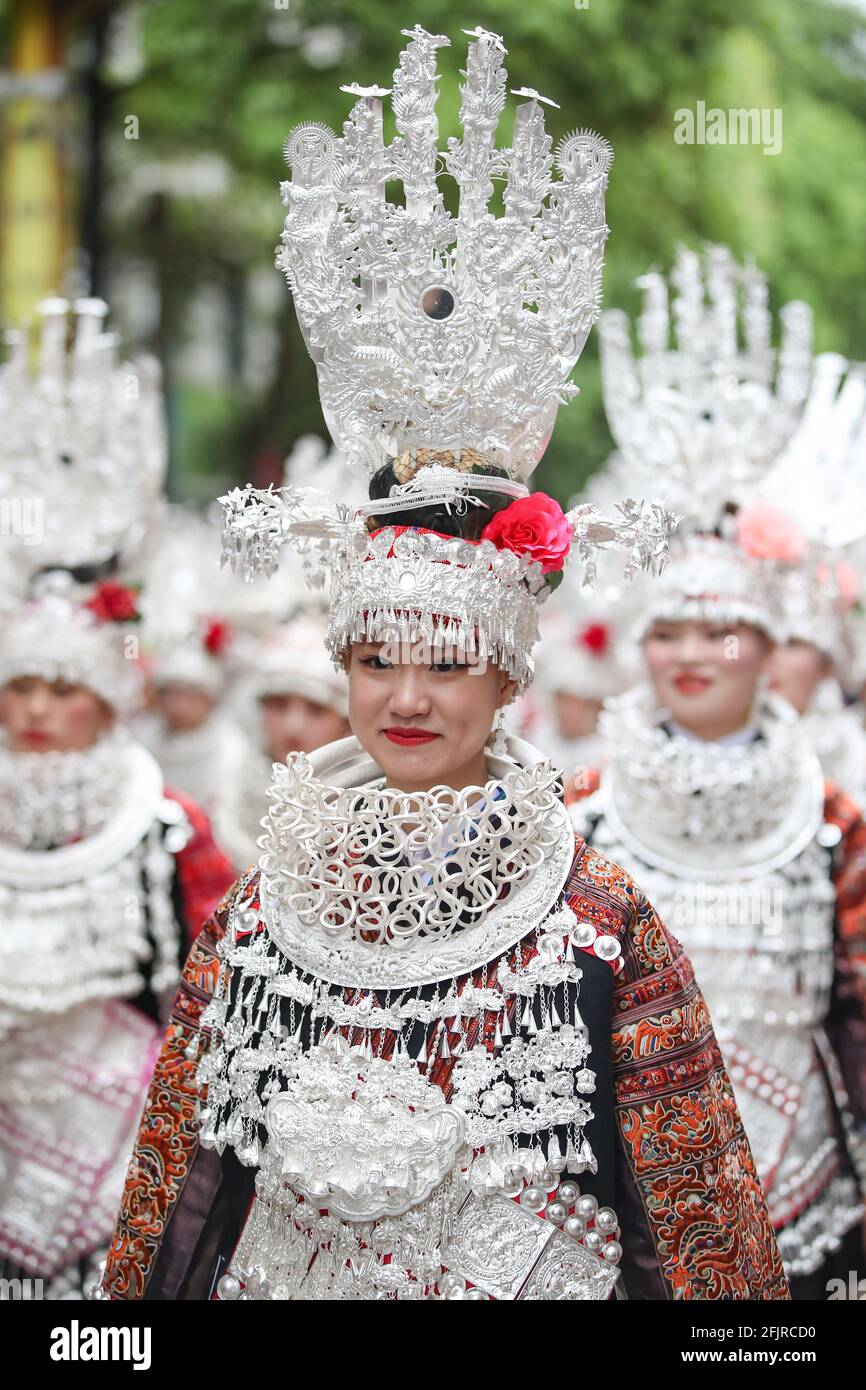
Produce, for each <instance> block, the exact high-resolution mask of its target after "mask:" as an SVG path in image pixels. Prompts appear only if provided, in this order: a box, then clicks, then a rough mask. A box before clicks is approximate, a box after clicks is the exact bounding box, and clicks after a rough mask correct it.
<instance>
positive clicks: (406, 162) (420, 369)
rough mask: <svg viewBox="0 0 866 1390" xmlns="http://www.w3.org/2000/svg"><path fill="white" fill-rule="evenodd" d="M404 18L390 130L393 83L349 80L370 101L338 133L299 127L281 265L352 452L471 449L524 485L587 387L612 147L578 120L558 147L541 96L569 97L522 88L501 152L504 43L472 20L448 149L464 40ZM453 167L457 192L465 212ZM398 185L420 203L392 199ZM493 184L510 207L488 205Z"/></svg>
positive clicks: (344, 446) (331, 422) (358, 456)
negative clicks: (450, 63) (387, 104)
mask: <svg viewBox="0 0 866 1390" xmlns="http://www.w3.org/2000/svg"><path fill="white" fill-rule="evenodd" d="M402 32H403V33H404V34H405V35H407V37H408V38H409V44H408V45H407V47H406V48H405V49H404V51H403V53H402V54H401V56H400V62H399V66H398V68H397V70H396V71H395V73H394V85H393V88H392V89H391V106H392V110H393V115H394V122H395V125H396V128H397V134H396V136H395V138H394V140H393V141H392V142H391V143H390V144H389V145H386V144H385V143H384V139H383V131H382V102H381V98H382V97H383V96H385V95H387V89H383V88H379V87H367V88H361V87H358V86H356V85H353V86H351V87H345V88H343V90H344V91H347V92H350V93H352V94H353V95H356V96H357V97H358V98H359V99H358V101H357V102H356V104H355V106H354V107H353V108H352V111H351V113H350V115H349V118H348V120H347V121H346V123H345V125H344V126H343V135H342V137H341V138H338V137H337V136H336V135H335V134H334V132H333V131H332V130H330V129H329V128H328V127H327V126H325V125H320V124H309V123H307V124H303V125H300V126H297V127H296V128H295V130H294V131H293V132H292V133H291V134H290V135H289V137H288V139H287V141H286V146H285V152H286V158H287V160H288V163H289V164H290V166H291V170H292V179H291V182H289V183H285V184H284V185H283V187H282V193H283V199H284V202H285V204H286V206H287V208H288V215H287V217H286V220H285V227H284V230H283V236H282V247H281V248H280V250H279V252H278V257H277V263H278V265H279V266H280V267H281V268H282V269H283V270H284V271H285V274H286V278H287V279H288V282H289V285H290V287H291V290H292V293H293V295H294V299H295V308H296V310H297V315H298V321H299V323H300V325H301V329H302V332H303V334H304V338H305V341H306V343H307V347H308V349H309V352H310V356H311V357H312V359H313V361H314V362H315V364H316V369H317V371H318V375H319V393H320V396H321V402H322V410H323V412H324V416H325V420H326V422H327V425H328V428H329V430H330V432H331V435H332V436H333V439H334V442H335V443H336V445H337V447H338V448H339V449H341V450H342V451H343V453H344V454H345V455H346V457H347V458H348V459H349V460H350V461H351V462H353V463H356V464H359V465H361V466H363V468H364V469H365V470H366V471H367V472H369V473H374V472H375V471H376V470H377V469H378V468H380V467H381V466H382V465H383V464H385V463H387V462H388V461H389V460H390V459H393V458H395V457H396V456H397V455H399V454H401V453H402V452H404V451H405V450H407V449H412V448H415V447H417V446H423V447H430V448H435V449H457V450H459V449H461V448H463V449H474V450H476V451H478V452H479V453H481V454H483V455H484V456H485V457H486V458H487V459H488V460H489V461H490V462H491V463H495V464H496V465H498V466H500V467H504V468H505V469H506V470H507V472H508V474H509V476H510V477H511V478H513V479H517V480H520V481H522V480H524V479H525V478H526V477H527V476H528V475H529V474H530V473H531V472H532V470H533V469H534V467H535V465H536V464H537V463H538V460H539V459H540V458H541V455H542V454H543V452H544V449H545V446H546V444H547V441H548V439H549V437H550V433H551V430H552V428H553V423H554V419H555V416H556V411H557V408H558V406H559V405H560V403H562V402H564V401H567V400H569V399H570V398H571V397H572V396H574V395H575V394H576V392H577V388H576V387H575V386H574V385H572V384H571V383H570V382H569V380H568V378H569V375H570V373H571V370H572V368H573V367H574V364H575V362H576V361H577V359H578V357H579V356H580V353H581V351H582V349H583V346H584V344H585V342H586V339H587V335H588V333H589V330H590V328H591V326H592V324H593V323H594V322H595V320H596V318H597V316H598V313H599V308H600V296H601V271H602V263H603V257H604V244H605V240H606V237H607V234H608V229H607V227H606V226H605V221H604V194H605V188H606V186H607V174H608V170H609V168H610V164H611V161H612V158H613V154H612V151H611V149H610V146H609V145H608V144H607V142H606V141H605V140H603V139H601V137H600V136H598V135H595V134H593V133H591V132H589V131H582V130H579V131H575V132H573V133H572V134H571V135H567V136H566V137H565V138H564V139H563V140H561V141H560V143H559V145H558V146H557V148H556V151H555V153H554V152H552V150H551V139H550V136H549V135H547V133H546V132H545V129H544V113H543V110H542V104H543V103H547V104H548V105H555V103H554V102H549V101H547V98H545V97H542V96H540V95H539V94H538V93H537V92H534V91H532V90H530V89H524V88H521V89H519V90H518V91H516V92H515V93H514V95H516V96H525V97H526V98H527V100H526V101H524V102H522V103H521V104H520V105H519V106H518V108H517V114H516V117H515V125H514V136H513V142H512V145H511V147H510V148H499V147H497V145H496V129H497V125H498V123H499V118H500V115H501V113H502V109H503V107H504V105H505V85H506V72H505V68H504V66H503V61H502V60H503V57H504V55H505V52H506V50H505V47H504V45H503V43H502V40H501V39H500V38H499V37H498V35H496V34H491V33H488V32H487V31H486V30H484V29H481V28H478V29H476V30H474V31H472V32H471V33H470V31H468V30H467V31H465V32H467V33H470V37H471V39H472V42H471V43H470V45H469V55H468V59H467V64H466V71H465V73H464V74H463V76H464V82H463V83H462V85H461V88H460V91H461V96H462V103H461V107H460V117H461V120H462V123H463V138H462V139H457V138H455V137H452V138H450V139H449V140H448V145H447V149H446V150H444V151H440V149H439V145H438V125H437V121H436V98H437V88H436V84H437V81H438V76H437V72H436V60H437V50H438V49H440V48H442V47H444V46H446V45H448V43H449V40H448V39H447V38H445V37H444V36H443V35H441V34H428V33H427V32H426V31H425V30H424V29H422V28H421V27H420V25H416V26H415V28H414V29H404V30H403V31H402ZM554 169H555V170H556V172H555V173H554ZM443 172H444V173H447V174H449V175H450V176H451V177H452V178H453V179H454V181H455V182H456V184H457V187H458V190H459V209H458V212H457V214H456V216H455V215H452V214H451V213H450V212H448V210H447V209H446V207H445V203H444V198H443V192H442V189H441V188H440V186H439V177H440V175H441V174H442V173H443ZM390 180H400V181H401V182H402V185H403V189H404V192H405V206H402V205H400V204H398V203H392V202H389V201H388V200H387V198H386V185H387V183H388V181H390ZM495 180H504V189H503V203H504V209H505V211H504V215H503V216H501V217H497V216H496V215H495V214H494V213H493V212H491V210H490V208H489V203H490V199H491V196H492V195H493V191H494V181H495Z"/></svg>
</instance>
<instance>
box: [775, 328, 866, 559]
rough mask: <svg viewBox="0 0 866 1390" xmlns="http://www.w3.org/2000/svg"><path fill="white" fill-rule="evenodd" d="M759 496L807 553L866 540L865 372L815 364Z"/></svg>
mask: <svg viewBox="0 0 866 1390" xmlns="http://www.w3.org/2000/svg"><path fill="white" fill-rule="evenodd" d="M761 492H762V494H763V496H764V497H765V498H766V499H767V501H769V502H772V503H774V504H775V505H776V506H779V507H781V508H782V509H783V510H784V511H785V512H787V513H788V515H789V516H790V517H791V518H792V519H793V520H794V521H796V523H797V525H798V526H799V527H800V529H801V530H802V532H803V534H804V536H806V537H807V539H808V540H809V541H810V542H811V543H812V544H813V545H815V546H818V547H824V546H828V547H836V546H844V545H850V544H852V543H853V542H855V541H862V540H863V538H864V537H866V365H864V364H863V363H862V362H855V363H849V362H848V361H846V359H845V358H844V357H840V356H839V354H838V353H836V352H825V353H822V354H821V355H820V356H819V357H816V358H815V372H814V376H813V378H812V386H811V390H810V392H809V399H808V402H807V404H806V409H805V411H804V413H803V419H802V421H801V423H800V425H799V427H798V429H797V431H796V433H795V434H794V436H793V437H792V439H791V440H790V442H789V444H788V446H787V448H786V449H785V451H784V453H783V454H782V456H781V457H780V458H779V459H778V461H777V463H776V464H775V466H774V467H773V469H772V471H771V472H770V473H769V475H768V476H767V478H766V479H765V481H764V483H763V485H762V488H761Z"/></svg>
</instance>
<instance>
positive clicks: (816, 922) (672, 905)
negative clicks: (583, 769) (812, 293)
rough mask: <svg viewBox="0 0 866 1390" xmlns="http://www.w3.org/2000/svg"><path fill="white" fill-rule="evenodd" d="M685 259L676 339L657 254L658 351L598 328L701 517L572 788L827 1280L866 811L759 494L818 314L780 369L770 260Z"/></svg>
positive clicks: (857, 1237)
mask: <svg viewBox="0 0 866 1390" xmlns="http://www.w3.org/2000/svg"><path fill="white" fill-rule="evenodd" d="M672 280H673V282H674V284H675V286H676V291H677V293H676V296H675V298H674V302H673V306H672V307H673V312H674V316H675V319H676V323H677V326H678V347H677V349H669V348H668V341H667V294H666V287H665V285H664V281H663V280H662V278H661V276H658V275H651V276H648V277H646V278H645V281H644V288H645V292H646V304H645V309H644V314H643V315H642V317H641V319H640V322H639V331H640V336H641V340H642V344H643V348H644V360H643V361H642V362H641V364H640V369H639V372H638V370H637V369H636V368H635V365H634V363H633V362H632V360H631V354H630V349H629V346H628V337H627V333H626V326H625V324H624V322H623V318H622V316H621V315H614V316H612V317H611V318H610V319H609V320H608V322H607V324H606V325H605V327H604V330H603V344H604V347H603V362H604V370H605V376H606V387H605V389H606V399H607V401H608V413H609V415H610V418H611V422H612V424H613V428H614V432H615V435H616V437H617V443H618V445H619V446H620V449H621V459H620V463H619V465H618V466H620V467H623V466H625V467H633V468H634V472H635V481H637V483H638V485H639V486H643V487H649V488H653V487H658V488H663V489H665V495H666V497H669V498H671V499H672V501H673V505H674V506H676V508H677V510H680V508H681V509H682V511H683V513H685V514H686V516H687V522H686V524H685V525H681V526H680V529H679V531H678V534H677V536H676V538H675V542H674V545H673V547H672V559H671V564H670V566H669V568H668V571H667V573H666V574H665V576H664V578H663V579H662V580H660V581H659V582H658V584H657V585H655V586H649V585H648V586H646V594H645V601H644V603H643V606H642V613H641V617H640V621H639V626H638V628H637V630H636V632H635V637H636V639H637V641H638V642H639V644H640V650H641V653H642V658H643V665H644V673H645V678H646V679H645V684H643V685H640V686H638V687H637V688H636V689H635V690H633V691H631V692H629V693H628V694H627V695H624V696H622V697H621V698H620V699H618V700H614V701H611V702H609V706H608V708H607V710H606V711H605V713H604V714H603V715H602V718H601V721H600V727H601V729H602V732H603V734H604V736H605V738H606V740H607V745H608V750H609V755H610V756H609V762H608V765H607V767H606V769H605V771H604V773H603V775H602V779H601V786H600V788H599V790H598V791H595V792H594V793H593V794H592V795H590V796H589V797H585V796H584V793H583V789H582V788H579V789H576V791H575V793H574V796H575V804H574V806H573V818H574V822H575V826H576V828H577V830H578V832H579V833H580V834H582V835H584V836H585V837H586V838H587V839H588V840H589V842H590V843H591V844H592V845H593V846H595V847H596V848H598V849H599V850H600V851H602V852H603V853H605V854H610V855H611V856H613V857H615V858H616V859H617V861H618V862H620V863H622V864H623V865H624V866H625V867H626V868H627V869H628V870H629V872H631V873H633V874H634V875H635V877H636V878H637V879H638V881H639V882H640V884H641V886H642V887H643V888H644V889H645V891H646V892H647V893H648V894H649V895H650V897H651V898H652V900H653V902H654V903H655V904H656V906H657V908H658V910H659V911H660V912H661V914H662V915H663V917H664V919H665V921H666V923H667V925H668V926H669V927H670V929H671V931H672V932H673V933H674V934H675V935H676V937H677V938H678V940H680V941H681V942H682V943H683V945H684V947H685V948H686V950H687V951H688V953H689V956H690V958H691V960H692V962H693V964H694V968H695V971H696V974H697V978H698V981H699V984H700V986H701V988H702V990H703V991H704V993H705V995H706V998H707V1000H708V1002H709V1005H710V1008H711V1011H712V1015H713V1020H714V1022H715V1026H716V1030H717V1033H718V1037H719V1042H720V1043H721V1047H722V1051H723V1054H724V1056H725V1059H726V1062H727V1065H728V1068H729V1071H730V1075H731V1078H732V1080H733V1082H734V1085H735V1089H736V1092H737V1098H738V1102H739V1106H740V1110H741V1113H742V1116H743V1120H744V1123H745V1127H746V1133H747V1135H748V1136H749V1139H750V1142H751V1145H752V1148H753V1151H754V1154H755V1158H756V1160H757V1163H758V1169H759V1172H760V1174H761V1177H762V1180H763V1183H764V1189H765V1191H766V1194H767V1200H768V1205H769V1209H770V1215H771V1217H772V1220H773V1226H774V1229H775V1232H776V1237H777V1240H778V1244H779V1249H780V1251H781V1254H782V1258H783V1261H784V1265H785V1270H786V1273H787V1275H788V1278H789V1281H790V1285H791V1291H792V1294H793V1295H794V1296H795V1297H824V1296H825V1295H826V1287H827V1280H828V1278H830V1277H832V1276H833V1275H834V1273H835V1272H837V1270H838V1271H841V1272H842V1274H843V1277H847V1271H848V1270H849V1269H851V1268H857V1266H858V1264H860V1263H861V1262H862V1260H863V1251H862V1236H861V1230H860V1223H861V1219H862V1215H863V1191H864V1186H866V1147H864V1139H863V1131H864V1125H866V990H864V984H863V981H864V968H863V967H864V961H866V870H864V864H866V825H864V823H863V820H862V819H861V816H860V813H859V811H858V809H857V807H856V805H855V804H854V803H853V802H852V801H851V800H850V799H849V798H848V797H847V796H846V795H845V794H844V792H842V791H840V790H839V789H838V788H836V787H835V786H834V785H833V784H832V783H825V781H824V778H823V776H822V769H821V765H820V762H819V759H818V757H817V754H816V752H815V750H814V748H813V747H812V746H811V744H810V742H809V739H808V736H807V728H806V721H799V720H798V717H797V713H796V711H795V710H794V709H793V708H792V707H791V706H790V705H789V704H788V703H787V702H786V701H785V700H784V699H783V698H781V696H780V695H778V694H776V693H775V692H773V691H772V690H771V689H770V673H771V665H772V660H773V653H774V651H775V650H777V646H776V644H778V643H784V642H785V641H786V640H787V637H788V635H789V632H790V628H789V625H788V623H787V622H786V612H785V605H784V603H783V602H781V595H780V589H779V585H780V582H784V583H786V584H788V585H790V582H791V581H790V574H791V567H792V566H795V565H797V564H800V563H801V562H802V560H803V546H802V537H801V535H800V533H799V530H798V528H797V527H796V526H794V525H793V524H792V522H791V519H790V518H789V517H787V516H786V515H785V514H784V513H781V512H780V511H779V510H778V509H777V508H775V507H774V506H772V505H770V504H769V503H768V502H767V501H766V500H765V499H764V498H763V497H762V496H761V495H760V494H759V484H761V483H762V482H763V480H764V479H765V476H766V470H767V469H768V468H770V467H771V466H773V465H774V463H775V460H776V459H777V457H778V455H779V452H780V450H781V449H782V447H783V445H784V443H785V439H786V436H787V435H790V433H791V431H792V430H793V429H794V428H795V426H796V423H797V419H798V416H799V412H800V410H801V409H802V407H803V403H804V400H805V397H806V389H807V385H808V381H809V374H810V366H811V359H810V354H809V320H808V314H807V311H806V310H805V306H803V305H789V306H787V308H786V309H785V310H784V311H783V321H784V325H785V331H784V332H783V335H782V346H781V350H780V356H779V364H778V374H776V370H775V363H774V353H773V352H772V351H771V349H770V347H769V342H770V333H769V315H768V313H767V310H766V287H765V285H764V284H763V281H762V279H761V278H760V277H759V276H757V273H756V272H755V271H754V269H753V268H750V267H747V268H746V269H745V270H740V269H739V268H738V267H736V266H735V265H734V263H733V261H732V259H731V258H730V256H729V254H728V253H726V252H725V251H724V250H723V249H722V248H713V249H711V250H710V251H709V252H708V255H707V261H706V282H707V294H706V299H705V298H704V284H703V278H702V276H701V273H700V268H699V262H698V259H697V257H695V256H692V255H691V254H689V253H683V254H682V255H681V257H680V259H679V261H678V263H677V267H676V271H675V273H674V275H673V276H672ZM741 296H742V301H743V305H744V321H745V344H744V345H740V343H739V341H738V333H737V315H738V312H739V304H740V299H741ZM605 317H607V316H605ZM638 376H639V377H640V382H641V384H640V386H638V384H637V382H638ZM653 474H654V477H651V476H648V475H653ZM783 573H786V575H787V577H786V578H785V579H784V580H782V576H783ZM787 592H788V594H789V595H790V588H789V589H788V591H787ZM789 602H790V599H789ZM787 616H788V617H789V618H790V607H789V610H788V615H787ZM822 640H826V638H822Z"/></svg>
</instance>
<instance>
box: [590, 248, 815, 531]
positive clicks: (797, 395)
mask: <svg viewBox="0 0 866 1390" xmlns="http://www.w3.org/2000/svg"><path fill="white" fill-rule="evenodd" d="M670 281H671V286H672V288H673V295H672V297H669V291H668V285H667V282H666V281H665V278H664V276H663V275H661V274H659V273H658V272H656V271H653V272H651V273H649V274H647V275H644V276H642V278H641V279H640V281H639V282H638V283H639V285H640V286H641V287H642V289H643V296H644V298H643V309H642V312H641V314H640V316H639V318H638V321H637V333H638V339H639V343H640V348H641V354H640V356H638V357H635V355H634V354H633V352H632V346H631V335H630V327H629V321H628V318H627V317H626V315H625V314H624V313H622V312H621V311H619V310H608V311H607V312H605V313H604V314H603V315H602V317H601V322H600V325H599V332H600V335H601V357H602V379H603V386H604V402H605V410H606V413H607V418H608V421H609V424H610V428H611V431H612V433H613V436H614V439H615V440H616V444H617V447H618V449H619V451H620V454H621V455H622V457H623V461H624V465H625V467H626V469H627V471H628V475H629V478H630V479H631V481H632V484H633V485H634V486H637V487H644V486H645V487H646V488H647V489H648V490H649V491H650V492H651V493H658V494H659V495H660V496H663V497H664V498H665V501H666V502H667V503H668V505H670V506H672V507H674V508H675V509H676V510H677V511H679V512H682V513H684V514H685V516H686V517H687V518H688V520H689V521H690V522H691V523H692V525H694V526H697V527H698V528H699V529H708V530H709V529H712V528H713V527H714V526H716V525H717V524H718V521H719V518H720V516H721V514H722V512H723V510H724V508H725V507H726V505H728V504H739V503H742V502H743V501H744V500H747V499H748V498H749V497H750V496H751V495H752V494H753V492H754V489H755V487H756V485H757V483H758V482H759V480H760V479H761V478H762V477H763V476H764V474H765V473H766V472H767V470H768V469H769V468H770V467H771V466H772V464H773V463H774V461H775V460H776V459H777V457H778V456H779V454H780V453H781V451H782V449H783V448H784V446H785V444H786V443H787V441H788V439H789V438H790V436H791V434H792V433H793V431H794V429H795V428H796V426H797V423H798V421H799V419H800V415H801V413H802V410H803V405H804V402H805V400H806V394H807V391H808V388H809V377H810V372H811V366H812V356H811V325H812V319H811V313H810V311H809V308H808V306H807V305H806V304H802V303H799V302H794V303H791V304H787V305H786V306H785V307H784V308H783V309H782V311H781V313H780V315H779V318H780V321H781V342H780V345H779V348H778V349H776V348H774V347H773V345H772V327H773V323H772V315H771V313H770V310H769V307H768V304H767V285H766V281H765V279H764V276H763V275H761V273H760V272H759V271H758V270H757V269H756V268H755V267H754V266H753V265H751V264H746V265H745V266H740V265H738V264H737V262H736V261H735V260H734V258H733V256H732V255H731V253H730V251H729V250H728V249H727V248H726V247H724V246H711V247H708V248H707V250H706V253H705V256H704V260H703V265H702V263H701V258H700V257H699V256H698V255H696V254H695V252H693V251H688V250H685V249H682V250H680V252H679V254H678V256H677V260H676V264H675V266H674V269H673V271H672V272H671V275H670ZM671 319H673V341H671Z"/></svg>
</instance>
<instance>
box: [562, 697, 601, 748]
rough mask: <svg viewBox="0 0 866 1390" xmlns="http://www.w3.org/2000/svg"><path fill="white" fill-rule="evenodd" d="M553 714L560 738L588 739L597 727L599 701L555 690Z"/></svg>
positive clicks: (599, 708)
mask: <svg viewBox="0 0 866 1390" xmlns="http://www.w3.org/2000/svg"><path fill="white" fill-rule="evenodd" d="M553 712H554V716H555V718H556V728H557V731H558V733H559V736H560V738H588V737H589V736H590V734H594V733H595V731H596V728H597V727H598V716H599V715H600V714H601V700H588V699H586V698H584V696H582V695H572V694H571V692H570V691H568V690H556V691H554V694H553Z"/></svg>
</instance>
